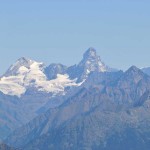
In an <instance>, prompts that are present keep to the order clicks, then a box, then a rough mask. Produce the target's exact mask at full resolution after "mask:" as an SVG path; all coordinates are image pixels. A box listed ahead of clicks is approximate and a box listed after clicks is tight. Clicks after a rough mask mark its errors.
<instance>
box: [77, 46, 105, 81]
mask: <svg viewBox="0 0 150 150" xmlns="http://www.w3.org/2000/svg"><path fill="white" fill-rule="evenodd" d="M78 66H79V67H80V68H82V70H83V75H82V77H81V79H85V78H86V77H87V76H88V74H89V73H90V72H92V71H98V72H105V71H108V67H107V66H106V65H105V64H104V63H103V62H102V61H101V58H100V56H98V55H97V53H96V50H95V49H94V48H92V47H91V48H89V49H88V50H87V51H86V52H85V53H84V55H83V59H82V61H81V62H80V63H79V65H78Z"/></svg>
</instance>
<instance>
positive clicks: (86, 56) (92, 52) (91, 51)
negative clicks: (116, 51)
mask: <svg viewBox="0 0 150 150" xmlns="http://www.w3.org/2000/svg"><path fill="white" fill-rule="evenodd" d="M96 56H97V54H96V50H95V49H94V48H93V47H90V48H89V49H88V50H87V51H86V52H85V53H84V55H83V57H84V59H89V58H91V57H96Z"/></svg>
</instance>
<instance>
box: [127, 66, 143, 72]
mask: <svg viewBox="0 0 150 150" xmlns="http://www.w3.org/2000/svg"><path fill="white" fill-rule="evenodd" d="M130 71H134V72H137V71H141V70H140V69H139V68H138V67H136V66H134V65H133V66H131V67H130V68H129V69H128V70H127V71H126V72H130ZM141 72H142V71H141Z"/></svg>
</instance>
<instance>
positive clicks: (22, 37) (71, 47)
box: [0, 0, 150, 73]
mask: <svg viewBox="0 0 150 150" xmlns="http://www.w3.org/2000/svg"><path fill="white" fill-rule="evenodd" d="M91 46H92V47H94V48H95V49H97V52H98V54H99V55H100V56H101V58H102V60H103V61H104V62H105V63H106V64H108V65H110V66H112V67H116V68H121V69H127V68H128V67H129V66H131V65H133V64H134V65H136V66H138V67H144V66H150V0H3V1H2V0H1V1H0V52H1V53H0V73H2V72H4V71H5V70H6V69H7V68H8V67H9V65H10V64H12V63H13V62H14V61H16V59H18V58H19V57H22V56H25V57H29V58H32V59H35V60H37V61H43V62H45V63H46V64H50V63H52V62H61V63H63V64H66V65H71V64H75V63H78V62H79V60H80V59H81V58H82V54H83V53H84V51H85V50H86V49H88V47H91Z"/></svg>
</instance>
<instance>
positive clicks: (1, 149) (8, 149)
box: [0, 143, 19, 150]
mask: <svg viewBox="0 0 150 150" xmlns="http://www.w3.org/2000/svg"><path fill="white" fill-rule="evenodd" d="M0 150H17V149H15V148H11V147H9V146H7V145H6V144H3V143H1V144H0ZM18 150H19V149H18Z"/></svg>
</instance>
